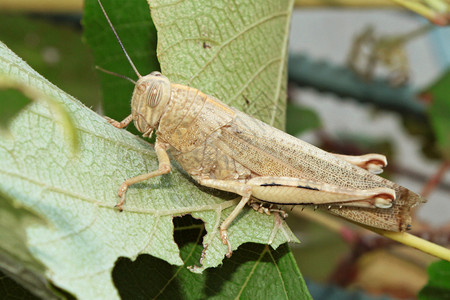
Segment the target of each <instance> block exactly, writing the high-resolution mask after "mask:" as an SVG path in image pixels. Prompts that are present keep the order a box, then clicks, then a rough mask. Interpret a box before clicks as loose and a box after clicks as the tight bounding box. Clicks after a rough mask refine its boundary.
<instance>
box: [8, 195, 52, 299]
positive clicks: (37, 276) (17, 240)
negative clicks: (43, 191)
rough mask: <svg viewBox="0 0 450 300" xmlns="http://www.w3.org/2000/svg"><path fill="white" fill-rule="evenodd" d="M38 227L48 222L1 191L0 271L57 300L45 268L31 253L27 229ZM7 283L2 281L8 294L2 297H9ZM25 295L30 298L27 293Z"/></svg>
mask: <svg viewBox="0 0 450 300" xmlns="http://www.w3.org/2000/svg"><path fill="white" fill-rule="evenodd" d="M35 224H45V220H44V219H43V218H42V217H41V216H39V215H37V214H36V213H35V212H34V211H32V210H30V209H27V208H25V207H22V206H21V205H20V203H18V202H17V201H15V200H14V199H12V198H11V197H8V196H5V195H4V194H3V192H1V191H0V241H1V243H0V268H1V269H2V270H3V272H4V273H5V274H8V275H9V277H11V278H13V279H14V280H15V281H17V282H19V283H20V284H21V285H23V286H25V287H27V288H28V289H29V290H32V291H33V292H34V293H35V294H36V295H38V296H40V297H43V298H47V299H53V298H55V297H54V296H53V293H52V291H51V290H50V289H49V288H48V283H47V280H46V278H45V267H44V266H43V265H42V264H41V263H40V262H39V261H38V260H36V258H35V257H33V255H32V254H31V253H30V250H29V249H28V242H27V235H26V229H27V228H28V227H29V226H33V225H35ZM0 277H2V276H0ZM5 280H7V279H2V284H1V286H2V287H3V288H4V289H5V290H4V291H1V292H0V294H1V295H7V289H8V286H11V284H8V283H7V282H6V281H5ZM9 280H10V279H9ZM12 284H13V283H12ZM16 288H18V287H17V286H16ZM23 293H24V294H27V293H26V291H24V292H23Z"/></svg>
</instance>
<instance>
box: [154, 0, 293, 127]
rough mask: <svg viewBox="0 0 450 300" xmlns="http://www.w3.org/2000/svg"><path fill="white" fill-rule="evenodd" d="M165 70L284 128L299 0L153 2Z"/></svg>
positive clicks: (163, 71)
mask: <svg viewBox="0 0 450 300" xmlns="http://www.w3.org/2000/svg"><path fill="white" fill-rule="evenodd" d="M149 3H150V7H151V12H152V18H153V21H154V23H155V26H156V28H157V30H158V58H159V61H160V63H161V71H162V73H163V74H164V75H166V76H167V77H168V78H169V79H170V80H171V81H172V82H176V83H180V84H186V85H189V86H193V87H196V88H199V89H200V90H201V91H203V92H204V93H206V94H209V95H212V96H214V97H217V98H218V99H220V100H222V101H224V102H225V103H227V104H229V105H231V106H234V107H236V108H238V109H240V110H242V111H244V112H246V113H248V114H250V115H252V116H255V117H256V118H258V119H260V120H262V121H264V122H266V123H268V124H270V125H272V126H274V127H277V128H283V127H284V119H285V109H286V107H285V106H286V84H287V51H288V47H287V46H288V43H287V41H288V36H289V26H290V18H291V13H292V8H293V1H290V0H284V1H283V0H279V1H260V0H253V1H246V2H242V3H234V2H231V3H230V2H228V1H214V2H211V1H195V0H191V1H181V2H180V1H174V0H169V1H167V0H166V1H149Z"/></svg>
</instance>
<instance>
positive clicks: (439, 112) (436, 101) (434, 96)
mask: <svg viewBox="0 0 450 300" xmlns="http://www.w3.org/2000/svg"><path fill="white" fill-rule="evenodd" d="M426 93H428V94H429V95H430V98H431V106H430V109H429V112H428V113H429V116H430V119H431V124H432V126H433V129H434V133H435V135H436V140H437V144H438V147H439V149H440V151H441V153H442V155H443V156H444V157H445V158H446V159H447V160H449V159H450V69H449V70H447V72H444V73H443V74H442V76H441V77H440V78H439V79H438V80H437V81H436V82H435V83H434V84H433V85H431V86H430V87H429V88H427V89H426Z"/></svg>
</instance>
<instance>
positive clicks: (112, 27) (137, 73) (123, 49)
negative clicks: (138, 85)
mask: <svg viewBox="0 0 450 300" xmlns="http://www.w3.org/2000/svg"><path fill="white" fill-rule="evenodd" d="M97 2H98V5H100V8H101V9H102V11H103V15H105V18H106V20H107V21H108V24H109V27H111V29H112V31H113V32H114V35H115V36H116V39H117V41H118V42H119V44H120V48H122V51H123V53H125V56H126V57H127V59H128V61H129V62H130V65H131V67H132V68H133V70H134V72H135V73H136V75H137V76H138V77H139V78H141V77H142V76H141V74H139V72H138V70H137V69H136V66H135V65H134V63H133V61H132V60H131V58H130V56H129V55H128V52H127V50H125V47H124V46H123V44H122V41H121V40H120V38H119V35H118V34H117V32H116V29H114V26H113V24H112V23H111V20H110V19H109V17H108V14H106V11H105V9H104V8H103V5H102V2H101V1H100V0H97ZM105 71H106V70H105ZM108 72H109V71H107V72H106V73H108ZM109 74H113V72H109ZM113 75H114V74H113ZM117 75H118V74H117ZM119 77H120V76H119ZM122 78H125V77H122ZM125 79H126V78H125Z"/></svg>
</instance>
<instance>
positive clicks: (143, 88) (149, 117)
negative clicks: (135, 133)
mask: <svg viewBox="0 0 450 300" xmlns="http://www.w3.org/2000/svg"><path fill="white" fill-rule="evenodd" d="M169 99H170V81H169V79H167V77H166V76H164V75H162V74H161V73H159V72H152V73H150V74H149V75H146V76H143V77H141V78H139V80H138V81H137V83H136V86H135V87H134V91H133V98H132V99H131V113H132V115H133V121H134V126H136V128H137V130H139V131H140V132H142V133H143V136H151V134H152V133H153V129H154V128H156V127H157V126H158V124H159V120H160V119H161V115H162V114H163V112H164V109H165V107H166V105H167V103H168V102H169Z"/></svg>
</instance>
